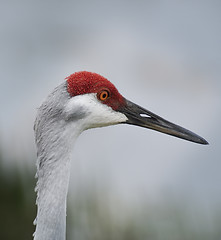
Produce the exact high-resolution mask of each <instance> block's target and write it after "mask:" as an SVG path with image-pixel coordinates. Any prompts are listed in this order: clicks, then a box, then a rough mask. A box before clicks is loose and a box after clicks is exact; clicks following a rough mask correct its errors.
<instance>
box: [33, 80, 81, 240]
mask: <svg viewBox="0 0 221 240" xmlns="http://www.w3.org/2000/svg"><path fill="white" fill-rule="evenodd" d="M64 89H65V85H61V86H60V87H59V88H57V89H55V91H54V92H53V93H52V94H51V96H49V98H48V99H47V100H46V101H45V102H44V103H43V104H42V106H41V107H40V108H39V110H38V115H37V118H36V121H35V127H34V130H35V139H36V145H37V174H36V175H37V178H38V182H37V186H36V191H37V201H36V203H37V217H36V220H35V224H36V231H35V233H34V240H43V239H44V240H52V239H53V240H64V239H65V235H66V200H67V193H68V185H69V177H70V155H71V150H72V149H73V145H74V142H75V140H76V138H77V137H78V135H79V134H80V132H81V131H80V130H79V129H78V128H77V125H76V124H75V122H74V121H73V122H69V121H66V120H65V119H64V118H62V110H61V109H62V107H63V105H64V101H65V99H67V97H66V98H65V97H64V96H65V94H66V93H65V90H64ZM61 92H62V94H61ZM58 93H59V94H58ZM56 95H57V96H56ZM58 96H62V98H61V97H60V98H58ZM56 98H58V101H57V102H56V103H54V102H55V101H53V99H56ZM53 104H54V106H53ZM59 104H60V105H59ZM49 106H50V107H49ZM52 109H53V112H52Z"/></svg>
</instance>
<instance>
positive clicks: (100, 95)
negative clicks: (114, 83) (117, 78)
mask: <svg viewBox="0 0 221 240" xmlns="http://www.w3.org/2000/svg"><path fill="white" fill-rule="evenodd" d="M109 96H110V92H109V91H108V90H102V91H101V92H99V93H98V99H99V100H101V101H105V100H107V98H109Z"/></svg>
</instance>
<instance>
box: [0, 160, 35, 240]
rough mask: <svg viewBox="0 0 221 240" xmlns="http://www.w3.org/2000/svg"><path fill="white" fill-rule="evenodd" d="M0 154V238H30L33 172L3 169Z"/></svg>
mask: <svg viewBox="0 0 221 240" xmlns="http://www.w3.org/2000/svg"><path fill="white" fill-rule="evenodd" d="M1 163H2V157H1V156H0V213H1V217H0V226H1V230H0V239H2V240H11V239H31V238H32V234H33V232H34V226H33V220H34V217H35V211H36V207H35V192H34V185H35V179H34V174H32V173H31V172H30V170H27V171H26V174H25V175H21V174H20V172H19V170H18V169H16V168H13V169H10V171H8V170H6V169H3V167H2V164H1Z"/></svg>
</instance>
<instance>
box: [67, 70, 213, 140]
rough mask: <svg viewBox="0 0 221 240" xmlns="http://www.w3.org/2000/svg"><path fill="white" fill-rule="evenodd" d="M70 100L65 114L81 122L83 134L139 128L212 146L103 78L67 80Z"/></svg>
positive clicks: (81, 75)
mask: <svg viewBox="0 0 221 240" xmlns="http://www.w3.org/2000/svg"><path fill="white" fill-rule="evenodd" d="M66 81H67V91H68V93H69V96H70V99H69V101H68V102H67V104H66V106H65V109H64V113H65V115H66V119H67V120H75V121H79V123H80V124H81V131H83V130H86V129H89V128H95V127H103V126H108V125H115V124H120V123H125V124H131V125H137V126H140V127H144V128H149V129H152V130H156V131H159V132H162V133H165V134H169V135H172V136H175V137H178V138H182V139H185V140H188V141H192V142H195V143H200V144H208V142H207V141H206V140H205V139H204V138H202V137H200V136H198V135H197V134H195V133H193V132H191V131H189V130H187V129H185V128H182V127H180V126H178V125H176V124H174V123H171V122H169V121H167V120H165V119H163V118H162V117H160V116H158V115H156V114H154V113H152V112H150V111H148V110H146V109H144V108H142V107H140V106H139V105H137V104H135V103H132V102H131V101H129V100H127V99H126V98H124V97H123V96H122V95H121V94H120V93H119V92H118V90H117V89H116V87H115V86H114V85H113V84H112V83H111V82H110V81H108V80H107V79H106V78H104V77H102V76H101V75H99V74H96V73H91V72H87V71H81V72H76V73H74V74H72V75H70V76H69V77H67V78H66Z"/></svg>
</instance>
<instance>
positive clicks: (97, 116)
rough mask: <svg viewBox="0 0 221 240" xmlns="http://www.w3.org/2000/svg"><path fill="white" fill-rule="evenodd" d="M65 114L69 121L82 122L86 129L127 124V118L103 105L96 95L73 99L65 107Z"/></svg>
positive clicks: (80, 96)
mask: <svg viewBox="0 0 221 240" xmlns="http://www.w3.org/2000/svg"><path fill="white" fill-rule="evenodd" d="M64 113H65V115H66V118H67V119H68V120H69V119H70V120H80V121H82V126H84V128H85V129H88V128H95V127H103V126H108V125H114V124H118V123H122V122H126V121H127V120H128V119H127V117H126V116H125V115H124V114H123V113H120V112H117V111H114V110H113V109H112V108H111V107H109V106H107V105H106V104H103V103H101V102H100V101H99V100H98V99H97V97H96V94H95V93H89V94H84V95H78V96H75V97H72V98H71V99H70V100H69V101H68V103H67V105H66V106H65V109H64Z"/></svg>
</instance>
